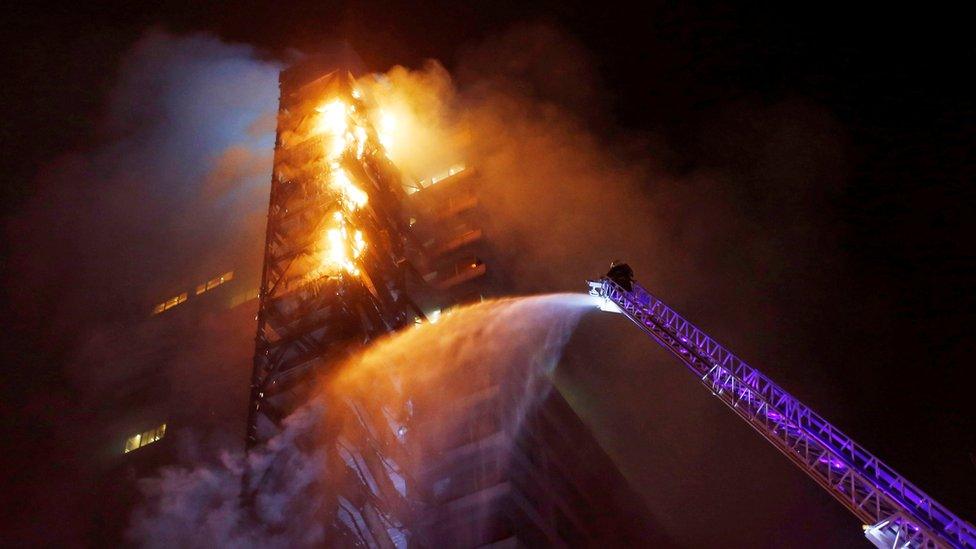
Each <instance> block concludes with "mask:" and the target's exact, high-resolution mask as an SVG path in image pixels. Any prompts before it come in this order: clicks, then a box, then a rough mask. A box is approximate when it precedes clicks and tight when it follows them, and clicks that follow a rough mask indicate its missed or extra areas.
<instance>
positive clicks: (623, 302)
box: [589, 264, 976, 548]
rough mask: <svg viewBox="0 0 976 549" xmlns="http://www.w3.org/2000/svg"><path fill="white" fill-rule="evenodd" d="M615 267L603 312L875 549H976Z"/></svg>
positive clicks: (965, 528) (604, 288)
mask: <svg viewBox="0 0 976 549" xmlns="http://www.w3.org/2000/svg"><path fill="white" fill-rule="evenodd" d="M632 277H633V272H632V271H631V270H630V268H629V267H627V266H626V265H625V264H624V265H618V266H615V267H613V268H612V269H611V270H610V272H609V273H608V274H607V276H606V277H604V278H601V279H599V280H595V281H590V282H589V286H590V294H591V295H594V296H597V297H599V298H602V299H601V308H602V309H604V310H615V309H619V312H621V313H623V314H624V316H626V317H627V318H629V319H630V320H631V321H633V322H634V323H635V324H636V325H637V326H638V327H640V329H641V330H643V331H644V332H645V333H646V334H648V335H649V336H651V337H652V338H653V339H654V340H656V341H657V342H658V343H659V344H660V345H661V346H663V347H664V348H665V349H667V350H668V351H670V352H671V353H672V354H674V355H675V356H676V357H677V358H678V360H680V361H681V362H682V363H683V364H684V365H685V366H686V367H687V368H688V369H689V370H691V372H692V373H693V374H694V375H695V376H696V377H697V378H698V379H699V380H700V381H701V383H702V384H703V385H705V386H706V387H707V388H708V389H709V390H710V391H711V392H712V394H713V395H715V396H717V397H718V398H719V399H721V400H722V402H724V403H725V404H726V405H727V406H728V407H729V408H730V409H731V410H732V411H733V412H735V414H736V415H738V416H739V417H740V418H742V419H743V420H745V421H746V422H747V423H748V424H749V425H751V426H752V428H753V429H755V430H756V431H758V432H759V434H761V435H762V436H763V437H764V438H765V439H766V440H768V441H769V442H770V444H772V445H773V446H775V447H776V449H778V450H779V451H780V452H782V453H783V455H785V456H786V457H787V458H789V459H790V460H791V461H793V463H795V464H796V465H797V466H798V467H799V468H800V469H802V470H803V471H804V472H805V473H806V474H807V475H809V476H810V478H812V479H813V480H814V481H816V482H817V483H818V484H820V486H822V487H823V488H824V489H825V490H827V491H828V492H830V494H831V495H833V496H834V497H835V498H836V499H837V500H838V501H840V502H841V503H843V504H844V506H846V507H847V508H848V509H849V510H850V511H851V512H852V513H854V515H856V516H857V517H858V518H859V519H860V520H861V521H862V523H863V524H864V525H865V527H864V531H865V535H866V536H867V537H868V539H869V540H871V542H872V543H874V544H875V545H876V546H878V547H913V548H914V547H922V548H929V547H959V548H964V547H968V548H976V528H974V527H973V525H972V524H970V523H968V522H966V521H964V520H962V519H960V518H959V517H957V516H956V515H954V514H953V513H952V512H951V511H949V509H946V508H945V507H944V506H942V505H940V504H939V503H938V502H936V501H935V500H934V499H932V498H931V497H930V496H928V495H927V494H926V493H925V492H923V491H922V490H920V489H919V488H917V487H916V486H914V485H913V484H912V483H910V482H908V480H906V479H905V478H904V477H902V476H901V475H899V474H898V473H896V472H895V471H894V470H893V469H892V468H891V467H888V466H887V465H885V464H884V463H883V462H882V461H881V460H879V459H878V458H877V457H875V456H873V455H872V454H871V453H870V452H868V451H867V450H865V449H864V448H863V447H861V445H859V444H858V443H857V442H855V441H854V440H852V439H851V438H850V437H848V436H847V435H845V434H844V433H842V432H841V431H840V430H839V429H837V428H836V427H834V426H833V425H831V424H830V423H829V422H827V420H825V419H824V418H822V417H820V416H819V415H818V414H817V413H816V412H814V411H813V410H811V409H810V408H809V407H807V406H806V405H804V404H803V403H802V402H800V401H799V400H797V399H796V398H795V397H793V396H792V395H790V394H789V393H787V392H786V391H784V390H783V389H782V388H780V387H779V386H778V385H777V384H776V383H775V382H773V381H772V380H771V379H769V378H768V377H766V376H765V375H763V374H762V373H760V372H759V370H756V369H755V368H753V367H751V366H749V365H748V364H746V363H745V362H743V361H742V360H741V359H740V358H739V357H737V356H735V355H734V354H732V353H731V352H729V351H728V350H727V349H726V348H724V347H722V346H721V345H719V344H718V343H716V342H715V340H713V339H712V338H710V337H709V336H708V335H707V334H705V332H703V331H701V330H699V329H698V328H697V327H695V325H693V324H692V323H691V322H688V321H687V320H685V319H684V318H683V317H682V316H681V315H679V314H678V313H677V312H676V311H675V310H674V309H672V308H671V307H669V306H668V305H667V304H666V303H664V302H663V301H661V300H660V299H658V298H656V297H654V296H653V295H651V294H650V293H649V292H648V291H647V290H645V289H644V288H643V287H641V286H640V285H639V284H637V283H636V282H634V281H633V278H632Z"/></svg>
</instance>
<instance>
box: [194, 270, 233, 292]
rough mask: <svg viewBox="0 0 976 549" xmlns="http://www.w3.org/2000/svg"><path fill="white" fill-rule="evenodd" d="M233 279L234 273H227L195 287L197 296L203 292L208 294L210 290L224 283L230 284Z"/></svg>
mask: <svg viewBox="0 0 976 549" xmlns="http://www.w3.org/2000/svg"><path fill="white" fill-rule="evenodd" d="M233 279H234V271H227V272H226V273H224V274H222V275H220V276H218V277H216V278H212V279H210V280H208V281H207V282H205V283H203V284H201V285H199V286H197V295H200V294H202V293H203V292H209V291H210V290H213V289H214V288H216V287H217V286H220V285H221V284H223V283H224V282H230V281H231V280H233Z"/></svg>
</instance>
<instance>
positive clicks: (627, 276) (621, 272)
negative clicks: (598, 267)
mask: <svg viewBox="0 0 976 549" xmlns="http://www.w3.org/2000/svg"><path fill="white" fill-rule="evenodd" d="M607 278H609V279H610V280H612V281H614V282H616V283H617V285H618V286H620V287H621V288H623V289H625V290H627V291H628V292H631V291H633V290H634V270H633V269H631V268H630V265H628V264H626V263H624V262H622V261H620V260H617V261H614V262H612V263H610V270H609V271H607Z"/></svg>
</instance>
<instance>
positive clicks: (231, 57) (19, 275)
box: [5, 30, 280, 543]
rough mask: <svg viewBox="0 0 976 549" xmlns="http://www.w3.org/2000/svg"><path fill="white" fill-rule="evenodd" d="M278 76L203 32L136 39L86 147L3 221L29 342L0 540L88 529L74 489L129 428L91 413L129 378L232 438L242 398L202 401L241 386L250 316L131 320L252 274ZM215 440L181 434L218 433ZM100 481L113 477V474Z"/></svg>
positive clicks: (85, 494)
mask: <svg viewBox="0 0 976 549" xmlns="http://www.w3.org/2000/svg"><path fill="white" fill-rule="evenodd" d="M279 69H280V67H279V65H277V64H276V63H274V62H266V61H262V60H260V59H259V58H258V56H257V54H256V52H255V51H254V50H253V49H252V48H250V47H247V46H243V45H232V44H227V43H224V42H221V41H219V40H218V39H216V38H214V37H212V36H207V35H202V34H197V35H187V36H174V35H171V34H168V33H166V32H164V31H161V30H151V31H149V32H147V33H146V34H145V35H144V36H143V37H142V38H141V39H140V40H139V41H138V42H137V43H135V44H134V45H133V46H132V48H131V50H130V51H129V52H128V53H127V54H126V55H125V56H124V58H123V59H122V62H121V65H120V66H119V68H118V75H117V79H116V83H115V85H114V86H113V87H112V89H111V90H109V91H108V93H107V96H106V99H105V106H104V109H103V112H102V115H101V117H100V119H99V122H98V124H97V127H96V128H95V129H94V135H93V136H92V139H91V141H90V142H91V143H92V144H91V145H90V146H87V147H85V148H81V149H77V150H73V151H69V152H67V153H65V154H64V155H62V156H61V157H59V158H57V159H54V160H52V161H51V162H49V163H48V164H47V166H46V167H45V168H44V170H43V171H42V172H41V173H40V174H38V177H37V180H36V183H35V187H36V192H35V195H34V196H33V197H32V198H31V199H30V200H29V202H28V203H27V204H26V205H25V206H24V207H23V208H22V209H21V211H20V213H18V214H17V215H16V216H15V217H12V218H10V219H7V220H5V221H6V223H5V225H6V227H5V229H6V236H7V237H8V239H9V241H10V242H11V251H10V264H9V268H8V269H6V274H7V275H8V280H6V281H5V282H6V287H7V288H9V289H10V290H11V291H10V295H11V298H12V301H13V303H12V309H13V311H14V313H15V314H14V317H15V318H17V326H18V328H19V329H20V330H22V331H23V332H24V333H25V334H27V336H25V337H29V338H30V341H31V342H32V343H33V344H34V345H36V347H37V350H36V352H35V354H34V356H33V358H32V359H25V360H30V361H31V362H32V363H30V364H24V365H23V367H24V368H28V369H29V371H31V372H32V376H31V377H26V378H25V380H26V381H25V382H24V386H22V387H21V388H20V390H21V391H22V392H23V393H24V394H26V395H28V396H27V397H26V398H27V399H28V402H27V403H26V404H25V410H24V412H23V416H24V417H22V418H21V422H20V423H19V424H18V425H17V426H16V427H15V429H16V433H15V434H14V437H15V438H14V440H17V441H19V442H20V443H19V444H17V446H18V447H19V448H21V450H20V451H19V452H18V457H17V458H14V459H22V460H23V461H24V464H23V465H21V466H14V467H12V470H18V469H20V470H24V469H26V470H28V471H32V473H31V474H30V476H29V477H28V478H21V479H20V480H19V481H18V482H17V483H16V485H15V487H14V488H12V490H11V493H8V494H5V496H9V497H11V498H13V499H18V500H19V501H18V505H17V506H16V508H17V509H20V510H21V511H20V512H21V513H30V515H31V518H30V519H28V517H24V518H23V519H22V520H17V519H16V516H14V517H11V523H13V524H19V525H20V526H19V527H18V528H17V529H15V530H13V532H12V534H13V537H14V539H17V537H18V536H21V535H22V536H24V537H25V539H30V540H31V541H32V543H37V542H38V540H48V541H50V542H52V543H54V542H71V543H78V542H79V540H81V539H85V537H86V536H88V535H93V536H94V535H96V534H94V533H93V530H92V528H93V527H94V525H95V524H96V522H95V519H94V518H93V517H91V516H89V515H88V512H89V510H91V509H92V506H90V505H87V504H83V503H81V502H82V501H84V498H91V497H101V496H92V495H91V494H97V493H98V491H97V490H98V488H97V487H96V486H95V485H93V484H92V479H94V478H97V477H98V476H99V475H104V471H99V470H98V468H99V467H103V466H104V464H105V463H108V462H110V461H111V460H112V459H118V458H117V457H115V458H113V457H111V456H113V454H121V445H122V441H123V437H124V436H126V433H128V434H131V433H132V432H138V430H139V429H141V428H145V427H144V426H140V425H135V424H134V425H128V424H125V423H124V421H125V420H130V421H132V420H135V421H139V420H143V419H145V418H139V417H129V418H124V417H122V416H125V415H126V414H120V413H118V411H112V410H109V409H106V407H105V402H106V399H107V401H108V402H117V401H118V399H120V398H122V395H124V394H125V392H126V391H128V390H131V387H132V386H133V385H134V384H138V383H143V384H146V385H149V386H150V388H151V389H150V390H151V391H152V392H153V395H154V396H153V397H152V399H157V400H158V399H159V397H160V395H162V394H165V393H166V392H167V391H169V392H171V393H172V394H174V395H179V396H177V397H174V401H173V402H172V403H171V404H172V405H173V409H174V410H179V411H187V412H189V411H190V410H191V409H193V407H196V408H197V409H200V408H202V409H203V410H204V411H205V412H206V413H202V414H200V416H201V417H206V418H211V419H212V420H213V423H215V424H218V425H219V424H221V423H222V422H223V424H224V425H226V424H227V423H228V422H229V421H234V423H233V427H232V428H233V431H234V433H235V434H237V433H239V432H240V429H241V428H240V427H239V426H238V425H237V422H236V420H237V419H238V418H239V416H240V411H239V410H240V409H241V408H240V407H241V406H244V405H246V404H245V402H246V400H245V397H238V398H226V399H222V400H219V399H213V398H212V396H213V395H214V394H229V395H239V394H242V391H245V390H246V389H245V388H246V378H242V376H241V375H240V374H239V373H236V372H232V371H231V370H232V369H233V368H237V367H239V365H240V364H242V363H246V360H247V355H249V354H250V352H251V349H252V348H253V344H252V343H250V338H249V336H248V334H249V333H253V332H252V330H253V328H252V327H251V325H252V324H253V312H252V313H251V319H252V322H251V323H250V324H249V323H246V322H245V323H242V322H241V319H239V318H227V315H226V314H225V315H223V316H221V315H220V314H214V315H210V316H209V317H207V318H186V319H184V320H181V321H177V322H173V323H169V324H168V325H167V326H166V327H163V326H160V325H158V324H157V323H154V322H153V319H151V318H150V315H149V313H150V311H151V310H152V307H153V306H154V305H155V304H157V303H159V302H161V301H163V300H165V299H167V298H170V297H172V296H174V295H177V294H179V293H180V292H182V291H186V288H187V287H188V286H191V285H195V284H198V283H200V282H204V281H206V280H209V279H211V278H213V277H214V276H215V275H219V274H221V273H224V272H227V271H229V270H233V269H235V268H237V267H238V266H239V265H240V264H242V262H250V263H252V264H259V262H260V257H261V255H260V254H261V244H262V242H263V230H264V216H265V213H266V209H267V195H268V188H269V178H268V174H269V173H270V171H271V155H272V150H273V145H274V117H275V112H276V106H277V95H278V93H277V73H278V71H279ZM269 121H270V122H269ZM251 270H252V271H255V272H256V271H257V269H255V268H252V269H251ZM238 274H239V275H240V274H241V273H240V272H238ZM241 283H242V284H250V285H252V286H256V282H254V281H253V280H250V281H241ZM191 291H192V290H191ZM244 316H245V317H247V314H245V315H244ZM249 347H251V349H249ZM174 348H175V349H177V350H176V351H175V353H174V352H173V351H170V350H168V349H174ZM167 353H169V355H167ZM146 357H154V358H152V359H151V360H147V358H146ZM160 363H164V366H165V367H164V368H162V370H160ZM25 371H28V370H25ZM31 380H46V381H43V383H44V385H43V386H36V387H35V386H34V384H35V383H41V381H31ZM215 386H216V387H215ZM208 397H209V401H208ZM231 408H236V410H233V411H232V410H231ZM208 409H209V410H208ZM128 415H130V416H131V415H134V414H128ZM120 422H123V423H120ZM202 428H203V430H204V431H205V430H206V429H207V426H202ZM228 428H229V427H228ZM225 431H226V429H225ZM223 437H224V438H223V439H221V437H220V436H204V435H203V433H200V437H199V439H201V440H207V441H211V442H208V444H215V445H223V444H226V443H227V442H228V439H232V437H229V436H228V434H227V433H226V432H224V433H223ZM238 438H239V437H238ZM186 446H187V448H188V449H190V448H196V447H197V445H196V444H190V443H189V441H187V445H186ZM194 451H196V450H194ZM115 474H116V475H117V477H118V478H117V480H116V482H126V480H125V477H126V472H125V471H118V472H117V473H115ZM22 492H23V493H22ZM51 494H58V496H57V497H51ZM25 502H27V504H26V505H25ZM40 517H43V518H40ZM45 524H59V525H61V527H60V528H47V527H43V526H42V525H45Z"/></svg>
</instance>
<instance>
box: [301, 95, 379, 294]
mask: <svg viewBox="0 0 976 549" xmlns="http://www.w3.org/2000/svg"><path fill="white" fill-rule="evenodd" d="M352 96H353V99H358V97H359V96H361V93H360V92H359V90H353V93H352ZM315 111H316V112H317V113H318V115H317V119H316V120H315V123H314V126H313V129H312V131H313V132H314V133H315V134H318V135H323V136H324V137H325V138H326V139H325V143H324V144H323V147H325V151H324V152H325V162H326V166H327V169H326V170H324V174H325V176H324V181H323V184H325V185H326V186H327V187H328V189H329V190H330V191H332V193H334V195H335V196H336V198H337V199H338V202H339V206H340V208H341V209H340V210H337V211H335V212H334V213H333V214H332V219H331V220H330V222H329V223H328V224H326V225H324V227H323V229H322V232H321V234H320V236H319V246H318V250H319V251H318V255H317V263H318V265H317V267H316V268H314V269H313V272H312V276H339V275H341V274H343V273H347V274H350V275H352V276H358V275H359V274H360V270H359V267H358V266H357V262H358V260H359V258H360V257H361V256H362V254H363V252H364V251H365V250H366V241H365V240H364V239H363V233H362V231H360V230H358V229H354V228H352V227H351V224H350V221H349V218H348V217H347V215H346V214H347V213H352V212H355V211H357V210H359V209H361V208H362V207H363V206H365V205H366V204H367V203H368V202H369V195H368V194H367V193H366V191H364V190H363V189H361V188H359V187H358V186H357V185H356V184H355V183H354V182H353V180H352V178H351V177H350V176H349V173H348V172H347V171H346V169H345V168H343V167H342V161H343V158H344V157H345V158H348V157H347V156H346V155H348V154H353V155H355V157H356V158H357V159H362V158H363V155H364V154H365V153H366V150H367V149H366V147H367V138H368V135H369V132H368V131H367V129H366V128H365V127H364V126H363V124H362V123H360V122H359V120H358V119H359V118H361V117H360V116H359V114H360V113H357V108H356V105H351V104H349V103H348V102H346V101H343V100H342V99H339V98H334V99H330V100H328V101H326V102H325V103H324V104H322V105H321V106H320V107H318V108H316V109H315Z"/></svg>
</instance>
